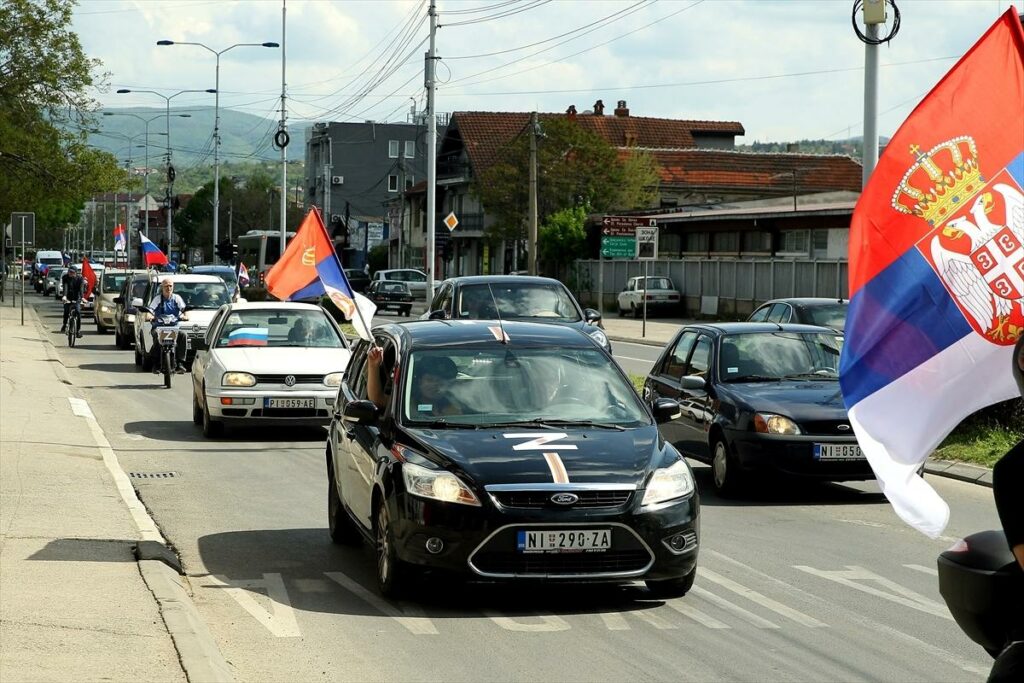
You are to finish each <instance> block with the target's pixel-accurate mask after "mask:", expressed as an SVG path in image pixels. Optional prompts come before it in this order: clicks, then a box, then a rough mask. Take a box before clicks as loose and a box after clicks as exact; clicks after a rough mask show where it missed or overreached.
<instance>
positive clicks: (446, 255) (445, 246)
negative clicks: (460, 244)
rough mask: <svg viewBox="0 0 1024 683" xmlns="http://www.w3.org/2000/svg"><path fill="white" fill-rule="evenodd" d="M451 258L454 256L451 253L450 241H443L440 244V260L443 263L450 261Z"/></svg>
mask: <svg viewBox="0 0 1024 683" xmlns="http://www.w3.org/2000/svg"><path fill="white" fill-rule="evenodd" d="M452 256H454V254H453V253H452V241H451V240H445V241H444V242H442V243H441V258H442V259H444V260H445V261H451V260H452Z"/></svg>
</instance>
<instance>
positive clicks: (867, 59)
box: [862, 0, 885, 186]
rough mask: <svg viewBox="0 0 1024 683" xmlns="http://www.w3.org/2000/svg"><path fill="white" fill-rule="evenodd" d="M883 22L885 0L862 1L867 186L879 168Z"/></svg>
mask: <svg viewBox="0 0 1024 683" xmlns="http://www.w3.org/2000/svg"><path fill="white" fill-rule="evenodd" d="M884 23H885V0H865V2H864V24H865V28H866V29H867V31H866V38H867V40H865V41H864V157H863V160H864V176H863V180H862V186H866V185H867V184H868V179H869V178H870V177H871V173H872V172H873V171H874V170H875V166H877V165H878V42H879V41H878V27H879V25H880V24H884Z"/></svg>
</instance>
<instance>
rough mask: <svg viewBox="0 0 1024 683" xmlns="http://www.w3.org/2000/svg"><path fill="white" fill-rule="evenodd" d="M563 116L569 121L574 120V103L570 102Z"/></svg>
mask: <svg viewBox="0 0 1024 683" xmlns="http://www.w3.org/2000/svg"><path fill="white" fill-rule="evenodd" d="M565 118H567V119H569V120H570V121H575V120H576V105H575V104H570V105H569V108H568V109H566V110H565Z"/></svg>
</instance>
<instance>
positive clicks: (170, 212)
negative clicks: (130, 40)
mask: <svg viewBox="0 0 1024 683" xmlns="http://www.w3.org/2000/svg"><path fill="white" fill-rule="evenodd" d="M133 92H134V93H149V94H151V95H156V96H158V97H162V98H164V102H165V103H166V105H167V109H166V110H165V114H164V118H165V119H166V120H167V124H166V127H167V132H166V135H167V251H168V252H173V251H174V201H173V199H172V198H171V193H172V192H173V187H174V179H173V176H172V172H173V168H174V167H173V166H171V100H173V99H174V98H175V97H177V96H178V95H184V94H185V93H190V92H205V93H210V94H211V95H215V94H217V90H216V89H214V88H207V89H206V90H179V91H178V92H176V93H174V94H173V95H164V94H163V93H161V92H157V91H156V90H130V89H128V88H121V89H120V90H118V91H117V94H118V95H125V94H127V93H133ZM168 256H170V254H168Z"/></svg>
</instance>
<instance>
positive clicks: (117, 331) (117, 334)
mask: <svg viewBox="0 0 1024 683" xmlns="http://www.w3.org/2000/svg"><path fill="white" fill-rule="evenodd" d="M114 346H116V347H117V348H119V349H124V337H122V336H121V328H120V327H115V328H114Z"/></svg>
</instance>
